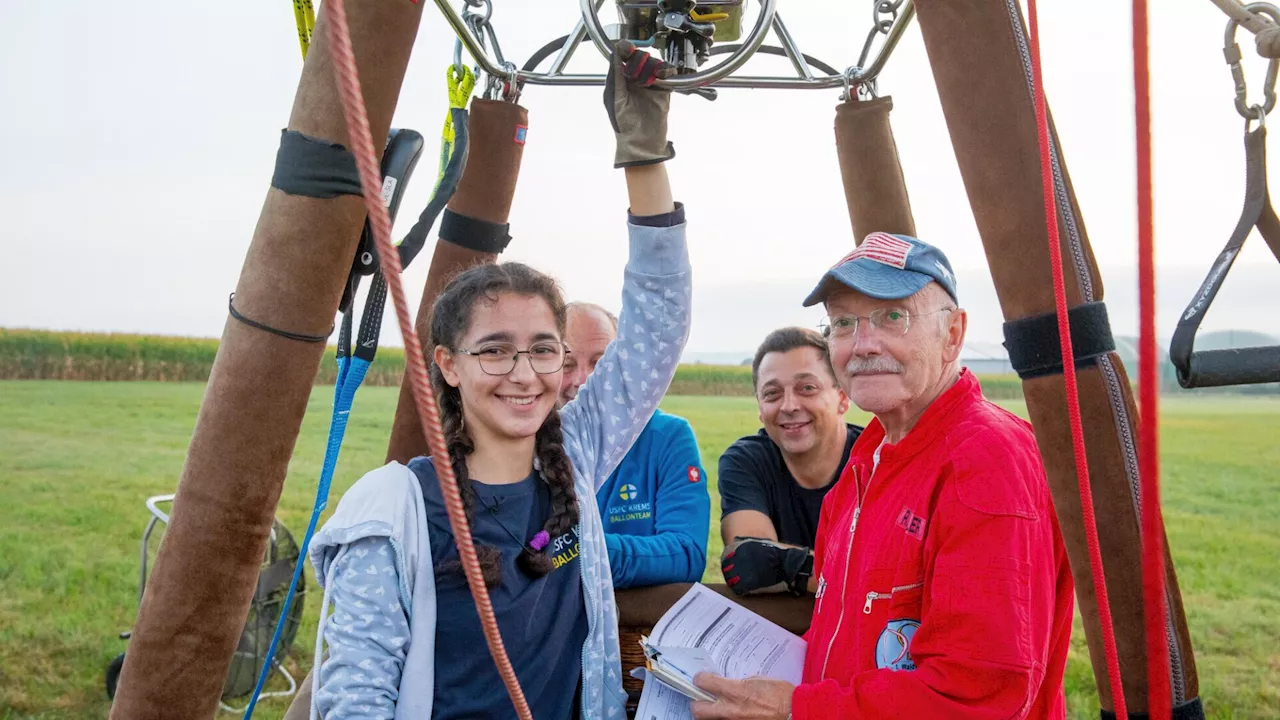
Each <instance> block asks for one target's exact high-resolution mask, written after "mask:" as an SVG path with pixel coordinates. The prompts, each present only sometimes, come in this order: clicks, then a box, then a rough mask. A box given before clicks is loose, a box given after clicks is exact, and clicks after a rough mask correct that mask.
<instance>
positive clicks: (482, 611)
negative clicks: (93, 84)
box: [324, 0, 533, 720]
mask: <svg viewBox="0 0 1280 720" xmlns="http://www.w3.org/2000/svg"><path fill="white" fill-rule="evenodd" d="M324 8H326V9H327V10H328V13H329V17H328V20H329V22H328V25H329V40H330V42H331V43H332V44H333V59H334V70H335V74H336V75H337V81H338V92H339V95H340V96H341V98H342V114H343V116H344V117H345V118H346V122H347V135H348V136H349V140H350V143H351V148H352V152H353V153H354V154H355V157H356V167H357V168H358V169H359V171H360V186H361V189H362V190H363V191H364V205H365V209H366V210H367V211H368V213H369V218H370V219H371V221H372V225H373V236H374V240H375V242H376V243H377V247H378V258H379V261H380V262H381V265H382V274H383V276H385V278H386V281H387V290H388V291H389V292H390V293H391V301H392V304H393V305H395V308H396V319H397V320H398V321H399V322H400V334H401V336H403V338H404V353H405V372H407V373H408V374H409V379H410V384H411V385H412V388H413V399H414V403H415V404H416V405H417V408H418V416H419V417H420V418H422V430H423V435H424V436H425V437H426V439H427V445H428V446H429V447H430V448H431V454H432V456H433V457H434V458H435V459H436V461H437V462H436V463H435V466H436V475H437V476H438V477H439V479H440V489H441V492H442V494H443V495H444V501H445V506H446V508H447V509H448V511H449V525H450V526H451V527H452V528H453V535H454V538H455V539H456V540H457V544H458V555H459V558H460V559H461V561H462V567H463V570H464V571H465V573H466V576H467V584H468V585H470V587H471V596H472V597H473V598H474V599H475V603H476V610H477V611H478V612H479V615H480V625H481V627H482V628H483V629H484V638H485V641H486V642H487V643H488V645H489V653H490V654H491V655H493V661H494V663H496V664H497V666H498V672H499V673H500V674H501V675H502V682H503V683H504V684H505V685H506V686H507V693H508V694H509V695H510V696H511V702H512V703H513V704H514V705H515V708H516V712H517V714H518V715H519V717H520V718H521V720H532V718H533V716H532V714H530V712H529V705H528V703H526V702H525V699H524V693H523V692H521V691H520V684H519V682H518V681H517V679H516V673H515V670H514V669H513V668H512V667H511V661H510V660H509V659H508V658H507V651H506V649H505V648H504V647H503V645H502V637H501V635H499V634H498V622H497V620H496V619H495V618H494V616H493V605H492V604H490V602H489V593H488V591H487V590H486V589H485V585H484V579H483V578H482V577H481V574H480V564H479V562H477V560H476V551H475V546H474V545H473V544H472V542H471V529H470V528H469V527H468V526H467V517H466V513H465V512H464V511H463V509H462V497H461V496H460V495H459V494H458V481H457V478H455V477H454V474H453V464H452V463H451V462H450V460H449V451H448V448H447V447H446V445H445V441H444V433H443V432H442V431H441V429H440V418H439V416H438V415H437V414H436V412H437V410H436V400H435V395H434V394H433V393H432V392H431V382H430V380H429V379H428V377H427V364H426V361H425V359H424V358H423V355H422V345H421V344H419V342H418V334H417V332H416V331H415V329H414V326H413V320H412V319H411V318H410V317H409V304H408V303H407V302H406V301H405V297H404V286H403V285H402V284H401V282H400V272H401V269H402V268H401V267H400V255H399V254H398V253H397V252H396V248H395V246H394V245H392V244H391V218H390V216H389V215H388V214H387V208H386V206H384V205H383V204H382V191H381V188H382V183H381V173H380V172H379V169H378V160H377V155H376V154H375V153H374V151H373V139H372V137H371V134H370V131H369V117H368V114H367V113H366V112H365V107H364V96H363V94H362V93H361V91H360V76H359V73H358V72H357V70H356V58H355V54H354V53H353V52H352V50H351V32H350V30H349V29H348V27H347V12H346V8H345V7H344V6H343V0H326V2H325V3H324Z"/></svg>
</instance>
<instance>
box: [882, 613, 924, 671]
mask: <svg viewBox="0 0 1280 720" xmlns="http://www.w3.org/2000/svg"><path fill="white" fill-rule="evenodd" d="M919 629H920V621H919V620H890V621H889V623H888V624H887V625H885V626H884V630H881V631H880V638H879V639H878V640H876V667H877V668H879V669H881V670H886V669H887V670H915V669H916V663H915V661H914V660H912V659H911V640H912V638H914V637H915V636H916V630H919Z"/></svg>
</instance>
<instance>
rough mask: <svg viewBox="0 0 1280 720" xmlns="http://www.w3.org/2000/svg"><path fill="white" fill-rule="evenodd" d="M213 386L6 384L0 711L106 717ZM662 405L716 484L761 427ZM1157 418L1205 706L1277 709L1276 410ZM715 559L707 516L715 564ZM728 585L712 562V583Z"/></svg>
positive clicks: (302, 503) (1085, 706)
mask: <svg viewBox="0 0 1280 720" xmlns="http://www.w3.org/2000/svg"><path fill="white" fill-rule="evenodd" d="M203 391H204V386H203V385H201V384H175V383H150V382H134V383H73V382H52V381H31V382H14V381H0V588H2V590H0V718H3V719H5V720H8V719H16V718H101V717H105V716H106V714H107V710H108V704H107V700H106V695H105V692H104V689H103V671H104V668H105V667H106V665H107V663H108V662H110V660H111V659H112V657H114V656H115V655H116V654H117V653H118V652H120V651H121V650H123V649H124V647H125V642H124V641H122V640H119V639H117V634H118V633H119V632H120V631H121V630H124V629H127V628H128V627H129V626H130V625H131V624H132V622H133V619H134V613H135V611H136V606H137V595H136V593H137V582H138V562H139V560H138V541H139V538H140V536H141V532H142V529H143V525H144V523H145V521H146V519H147V517H148V515H147V511H146V508H145V506H144V505H143V501H144V499H145V498H146V497H148V496H150V495H157V494H162V493H168V492H172V491H173V488H174V485H175V482H176V480H177V477H178V474H179V472H180V471H181V469H182V462H183V457H184V454H185V450H186V445H187V442H188V439H189V437H190V433H191V430H192V427H193V425H194V423H195V417H196V411H197V408H198V407H199V404H200V400H201V395H202V393H203ZM331 397H332V390H331V388H326V387H318V388H316V391H315V393H314V394H313V395H312V401H311V406H310V408H309V412H308V415H307V418H306V421H305V423H304V425H303V429H302V435H301V437H300V438H299V441H298V446H297V452H296V454H295V456H294V460H293V463H292V464H291V466H290V469H289V476H288V480H287V482H286V485H285V490H284V495H283V498H282V501H281V506H280V518H281V519H282V520H283V521H284V523H285V524H286V525H288V526H289V528H290V529H292V530H293V531H294V533H295V534H297V535H299V536H300V535H301V533H302V531H303V530H304V529H305V527H306V520H307V517H308V516H309V513H310V507H311V501H312V496H313V494H314V487H315V479H316V477H317V475H318V473H319V470H320V463H321V459H322V456H323V445H324V439H325V433H326V431H327V426H328V421H329V410H330V400H331ZM395 401H396V391H395V390H394V389H393V388H380V387H371V388H366V389H364V390H362V391H361V393H360V395H359V396H358V397H357V399H356V406H355V409H354V411H353V413H352V419H351V425H350V429H349V430H348V434H347V441H346V444H345V446H344V451H343V454H342V461H341V463H340V464H339V466H338V472H337V476H336V479H335V482H334V498H335V499H336V497H337V496H338V494H339V493H341V492H342V491H343V490H344V489H345V488H346V487H348V486H349V485H350V484H351V483H352V482H354V481H355V479H356V478H357V477H358V476H359V475H360V473H362V472H363V471H365V470H368V469H370V468H373V467H376V466H378V465H380V464H381V463H382V458H383V452H384V450H385V446H386V440H385V438H386V435H387V432H388V430H389V427H390V421H391V416H392V413H393V410H394V406H395ZM1007 404H1008V406H1009V407H1010V408H1012V409H1013V410H1015V411H1016V412H1020V413H1022V412H1023V408H1022V407H1021V406H1020V405H1019V404H1017V403H1014V402H1010V403H1007ZM663 407H664V408H665V409H667V410H669V411H671V412H674V413H677V414H679V415H683V416H685V417H687V418H688V419H689V420H690V422H692V424H693V427H694V428H695V430H696V431H697V434H698V440H699V444H700V446H701V448H702V453H703V462H704V464H705V465H706V467H707V469H708V470H709V471H710V472H711V474H712V482H713V483H714V479H715V467H716V460H717V458H718V457H719V453H720V451H721V450H722V449H724V448H725V447H726V446H727V445H728V444H729V443H730V442H732V441H733V440H734V439H736V438H737V437H739V436H741V435H743V434H746V433H749V432H753V431H754V430H755V429H756V426H757V425H756V413H755V407H754V403H753V401H752V400H751V399H750V398H741V397H686V396H672V397H669V398H668V399H667V400H666V401H665V403H664V405H663ZM1163 409H1164V415H1163V418H1162V432H1163V435H1162V451H1163V463H1164V465H1163V467H1164V498H1165V510H1166V522H1167V525H1168V531H1169V537H1170V543H1171V546H1172V549H1173V553H1174V557H1175V560H1176V562H1177V566H1178V573H1179V579H1180V582H1181V585H1182V590H1183V594H1184V598H1185V602H1186V605H1187V608H1188V613H1189V616H1190V623H1191V629H1192V635H1193V638H1194V640H1195V650H1196V653H1197V658H1198V665H1199V671H1200V679H1201V687H1202V695H1203V697H1204V698H1205V702H1206V704H1207V705H1208V708H1209V714H1210V716H1211V717H1214V718H1275V717H1280V580H1277V578H1280V493H1277V486H1278V483H1277V482H1276V481H1277V477H1276V476H1277V470H1276V468H1277V467H1278V466H1280V444H1277V442H1276V440H1275V438H1276V428H1277V427H1280V401H1276V400H1248V399H1239V398H1236V399H1197V400H1178V401H1168V400H1167V401H1165V403H1164V405H1163ZM712 498H713V504H714V503H715V498H716V494H715V492H714V491H713V492H712ZM335 504H336V503H334V502H332V501H331V503H330V507H333V506H334V505H335ZM713 512H714V513H715V514H714V515H713V517H718V509H717V510H714V511H713ZM719 551H720V542H719V537H718V530H717V529H716V528H715V526H714V523H713V530H712V538H711V552H710V554H709V557H712V558H715V557H717V556H718V554H719ZM717 577H718V568H715V567H712V566H711V564H709V566H708V575H707V579H708V581H712V580H715V579H717ZM313 586H314V584H313ZM317 605H318V597H315V596H313V597H309V598H307V607H306V617H307V623H306V624H305V625H304V627H303V629H302V631H301V632H300V634H299V641H298V643H297V644H296V645H295V648H294V654H293V658H294V659H293V661H291V667H293V668H294V669H296V670H297V671H298V672H299V674H301V673H302V672H305V669H306V665H307V664H308V663H309V657H310V652H311V641H312V639H313V638H314V633H315V618H316V614H317ZM1073 640H1074V641H1073V656H1072V659H1071V664H1070V666H1069V667H1068V671H1067V687H1068V704H1069V707H1070V709H1071V716H1072V717H1073V718H1081V719H1083V718H1095V717H1097V713H1096V707H1097V701H1096V697H1095V691H1094V685H1093V678H1092V675H1091V673H1090V670H1089V666H1088V662H1087V658H1086V651H1085V647H1084V635H1083V633H1082V632H1081V631H1080V630H1079V626H1078V624H1077V630H1076V633H1075V636H1074V639H1073ZM284 705H285V702H282V701H275V702H272V701H267V702H266V703H265V704H264V705H263V706H260V707H261V709H260V711H259V712H258V713H257V715H256V716H257V717H260V718H264V719H267V718H278V717H279V716H280V715H281V713H282V712H283V707H284ZM222 717H231V716H230V715H222Z"/></svg>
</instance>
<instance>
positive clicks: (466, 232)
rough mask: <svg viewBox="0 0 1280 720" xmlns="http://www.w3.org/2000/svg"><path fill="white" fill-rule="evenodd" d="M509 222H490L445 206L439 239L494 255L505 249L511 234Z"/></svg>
mask: <svg viewBox="0 0 1280 720" xmlns="http://www.w3.org/2000/svg"><path fill="white" fill-rule="evenodd" d="M510 228H511V225H510V224H498V223H491V222H488V221H487V220H479V219H477V218H473V217H467V216H466V215H459V214H458V213H456V212H454V211H452V210H450V209H448V208H445V211H444V216H443V217H442V218H440V239H441V240H445V241H448V242H451V243H453V244H454V245H457V246H459V247H464V248H466V249H468V250H474V251H476V252H482V253H493V254H495V255H497V254H499V253H501V252H502V251H503V250H506V249H507V244H508V243H510V242H511V236H510V235H509V234H507V231H508V230H509V229H510Z"/></svg>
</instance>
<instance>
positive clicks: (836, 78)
mask: <svg viewBox="0 0 1280 720" xmlns="http://www.w3.org/2000/svg"><path fill="white" fill-rule="evenodd" d="M603 2H604V0H579V6H580V9H581V11H582V16H581V17H580V18H579V20H578V23H577V25H575V26H574V29H573V32H571V33H570V34H569V38H568V40H566V41H565V44H564V45H563V46H562V47H561V48H560V52H559V53H558V54H557V55H556V57H555V60H554V61H553V62H552V64H551V68H550V70H548V71H547V72H545V73H542V72H533V71H525V70H514V69H513V68H512V66H511V65H510V63H507V64H506V67H503V65H504V63H503V62H501V61H498V60H495V59H494V58H493V57H491V56H490V55H489V53H488V52H487V51H486V50H485V49H484V48H483V47H481V45H480V42H479V41H478V39H477V38H476V37H475V35H474V34H473V33H472V32H471V30H470V28H468V27H467V24H466V22H465V21H464V20H463V19H462V17H461V16H460V15H459V14H458V13H457V11H456V10H454V8H453V7H452V6H451V5H450V4H449V0H435V3H436V7H437V8H439V10H440V13H441V14H442V15H444V19H445V21H447V22H448V23H449V26H450V27H451V28H452V29H453V32H454V34H455V35H457V37H458V39H459V40H461V41H462V45H463V47H465V48H466V50H467V52H468V53H470V55H471V57H472V58H474V59H475V62H476V64H477V65H479V66H480V69H482V70H483V71H485V72H486V73H488V74H489V75H490V76H492V77H499V78H510V77H511V76H512V74H514V75H515V79H516V80H517V82H518V83H520V84H525V83H527V84H531V85H565V86H593V85H594V86H603V85H604V80H605V76H604V75H603V74H600V75H586V74H567V73H565V72H564V68H565V66H566V65H568V63H569V59H570V58H571V57H572V56H573V52H574V50H575V49H576V48H577V46H578V43H579V42H581V41H582V40H583V39H584V36H585V37H590V38H591V41H592V43H593V44H594V45H595V46H596V49H597V50H599V51H600V54H601V55H603V56H604V57H606V58H607V57H608V56H609V52H610V47H611V43H610V40H609V39H608V37H607V35H606V33H605V29H604V25H603V24H601V22H600V15H599V9H600V6H601V5H602V4H603ZM914 17H915V6H914V4H913V3H912V1H911V0H907V2H906V3H905V4H904V5H903V6H902V11H901V13H900V14H899V15H898V18H897V20H895V21H894V23H893V27H891V28H890V29H889V32H888V34H887V35H886V36H885V39H884V43H883V44H882V45H881V46H880V50H879V52H877V53H876V55H875V57H874V58H873V59H872V60H871V62H870V63H869V64H868V65H867V66H866V67H851V68H849V69H848V70H846V71H845V72H844V73H843V74H840V75H819V76H815V75H814V74H813V73H812V72H811V71H810V69H809V66H808V64H807V63H806V62H805V60H804V58H803V56H802V54H801V52H800V48H799V46H798V45H797V44H796V41H795V39H794V38H793V37H792V35H791V33H790V31H788V29H787V27H786V25H784V24H783V22H782V19H781V17H779V16H778V14H777V0H760V14H759V16H758V17H757V18H756V23H755V26H754V27H753V28H752V29H751V32H750V33H749V34H748V36H747V38H746V39H745V40H744V41H743V42H742V44H741V47H739V48H738V49H737V50H736V51H734V53H733V54H732V55H730V56H729V57H728V58H727V59H725V60H724V61H723V62H721V63H718V64H716V65H713V66H711V67H709V68H707V69H706V70H701V71H699V72H696V73H691V74H688V75H681V76H679V77H676V78H670V79H667V80H659V81H658V84H659V85H660V86H662V87H666V88H670V89H673V90H682V89H683V90H687V89H691V88H701V87H716V88H756V89H778V90H806V89H808V90H821V89H827V88H839V87H844V88H848V87H849V86H851V85H858V84H862V83H870V82H872V81H874V80H875V79H876V77H877V76H878V75H879V74H880V72H881V70H883V69H884V66H885V63H886V62H887V61H888V59H889V55H890V54H891V53H892V52H893V50H894V48H895V47H897V45H898V42H899V41H900V40H901V39H902V35H903V34H904V33H905V32H906V30H907V26H908V25H910V24H911V20H912V18H914ZM770 28H772V29H773V30H774V33H775V34H776V35H777V36H778V40H779V43H780V44H781V45H782V47H783V49H784V50H785V51H786V53H787V57H788V58H789V59H790V60H791V64H792V67H793V68H794V69H795V70H796V74H795V75H794V76H791V77H788V76H773V75H748V76H738V77H736V76H733V73H734V71H736V70H737V69H738V68H740V67H742V65H743V64H744V63H746V62H747V60H749V59H750V58H751V56H752V55H754V54H755V52H756V50H758V49H759V48H760V46H761V45H763V44H764V41H765V36H767V35H768V33H769V29H770ZM837 67H839V66H837Z"/></svg>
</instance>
